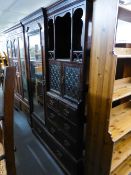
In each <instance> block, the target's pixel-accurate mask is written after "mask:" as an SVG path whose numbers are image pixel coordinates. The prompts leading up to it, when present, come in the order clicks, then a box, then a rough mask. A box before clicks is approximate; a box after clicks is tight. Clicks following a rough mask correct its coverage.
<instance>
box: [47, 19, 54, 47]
mask: <svg viewBox="0 0 131 175" xmlns="http://www.w3.org/2000/svg"><path fill="white" fill-rule="evenodd" d="M48 49H49V50H54V25H53V19H50V20H49V21H48Z"/></svg>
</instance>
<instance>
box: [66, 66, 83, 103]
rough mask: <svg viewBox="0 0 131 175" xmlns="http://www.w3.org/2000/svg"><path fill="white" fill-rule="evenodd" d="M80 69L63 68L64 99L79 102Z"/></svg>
mask: <svg viewBox="0 0 131 175" xmlns="http://www.w3.org/2000/svg"><path fill="white" fill-rule="evenodd" d="M80 75H81V69H80V67H71V66H66V67H64V97H66V98H68V99H70V100H73V101H76V102H79V101H80V98H81V92H80V89H81V88H80V83H81V82H80Z"/></svg>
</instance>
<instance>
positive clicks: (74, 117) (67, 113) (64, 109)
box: [59, 102, 80, 124]
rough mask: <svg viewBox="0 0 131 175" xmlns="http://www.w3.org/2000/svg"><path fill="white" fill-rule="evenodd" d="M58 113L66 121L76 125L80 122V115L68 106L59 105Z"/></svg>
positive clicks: (61, 103)
mask: <svg viewBox="0 0 131 175" xmlns="http://www.w3.org/2000/svg"><path fill="white" fill-rule="evenodd" d="M59 108H60V113H61V114H62V115H63V116H64V117H65V118H66V119H68V120H70V121H72V122H73V123H76V124H78V123H79V121H80V115H79V113H78V110H77V109H75V108H72V107H71V106H69V105H68V104H65V103H63V102H60V103H59Z"/></svg>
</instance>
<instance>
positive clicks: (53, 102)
mask: <svg viewBox="0 0 131 175" xmlns="http://www.w3.org/2000/svg"><path fill="white" fill-rule="evenodd" d="M46 100H47V105H48V106H50V107H51V108H53V109H55V110H57V111H58V112H59V101H58V100H57V99H56V98H53V97H51V96H49V95H46Z"/></svg>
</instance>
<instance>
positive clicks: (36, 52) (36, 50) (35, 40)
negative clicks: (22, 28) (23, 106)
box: [28, 33, 44, 121]
mask: <svg viewBox="0 0 131 175" xmlns="http://www.w3.org/2000/svg"><path fill="white" fill-rule="evenodd" d="M28 42H29V58H30V87H31V89H30V91H31V94H32V96H31V103H32V112H33V113H34V115H35V116H36V117H37V118H39V120H41V121H44V85H43V77H44V75H43V65H42V54H41V45H40V33H33V34H32V35H30V36H29V37H28Z"/></svg>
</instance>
